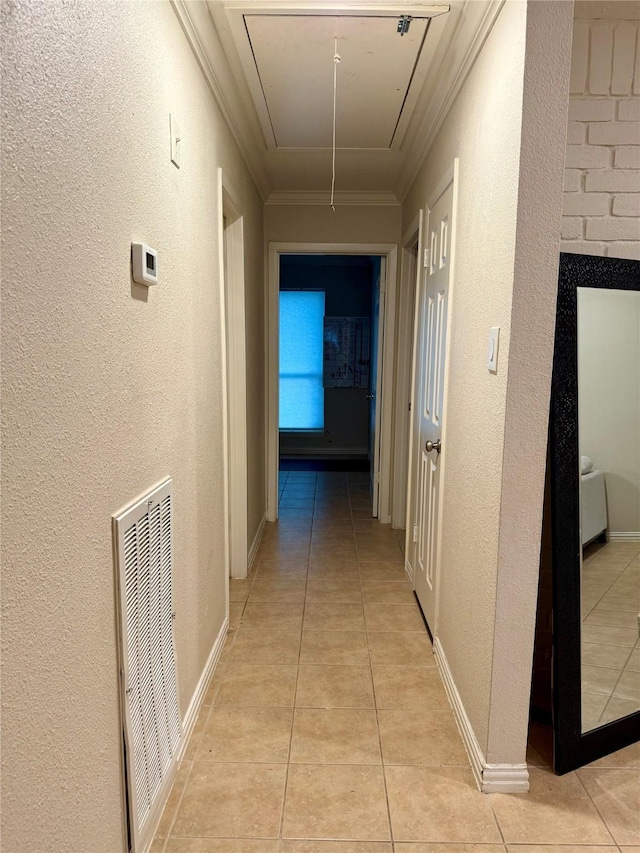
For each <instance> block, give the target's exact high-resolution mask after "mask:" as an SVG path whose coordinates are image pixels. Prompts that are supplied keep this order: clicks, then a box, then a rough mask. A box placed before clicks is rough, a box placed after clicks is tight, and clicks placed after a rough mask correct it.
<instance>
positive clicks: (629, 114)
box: [618, 56, 640, 121]
mask: <svg viewBox="0 0 640 853" xmlns="http://www.w3.org/2000/svg"><path fill="white" fill-rule="evenodd" d="M638 62H639V63H640V56H639V57H638ZM618 121H640V98H625V99H624V101H618Z"/></svg>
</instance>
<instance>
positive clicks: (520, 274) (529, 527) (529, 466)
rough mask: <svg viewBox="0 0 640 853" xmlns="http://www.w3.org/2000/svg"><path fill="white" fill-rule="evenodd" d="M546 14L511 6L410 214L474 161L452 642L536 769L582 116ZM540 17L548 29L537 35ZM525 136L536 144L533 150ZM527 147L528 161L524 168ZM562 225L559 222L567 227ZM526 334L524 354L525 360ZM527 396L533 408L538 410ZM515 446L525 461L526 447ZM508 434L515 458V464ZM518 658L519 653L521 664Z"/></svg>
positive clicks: (445, 594)
mask: <svg viewBox="0 0 640 853" xmlns="http://www.w3.org/2000/svg"><path fill="white" fill-rule="evenodd" d="M533 5H534V6H535V7H537V12H536V13H535V14H533V15H532V13H531V10H530V8H529V12H528V6H529V7H530V6H531V4H525V3H520V2H507V3H506V4H505V5H504V7H503V9H502V11H501V12H500V15H499V17H498V20H497V21H496V24H495V26H494V28H493V30H492V32H491V33H490V35H489V37H488V39H487V41H486V43H485V46H484V48H483V51H482V53H481V54H480V56H479V58H478V60H477V61H476V64H475V66H474V68H473V71H472V72H471V74H470V76H469V78H468V80H467V82H466V84H465V86H464V88H463V90H462V92H461V93H460V95H459V96H458V99H457V101H456V103H455V105H454V107H453V109H452V111H451V113H450V115H449V116H448V117H447V119H446V121H445V123H444V125H443V127H442V129H441V131H440V133H439V135H438V138H437V140H436V141H435V143H434V145H433V147H432V148H431V150H430V152H429V155H428V158H427V161H426V163H425V165H424V167H423V169H422V170H421V172H420V174H419V175H418V178H417V180H416V181H415V182H414V185H413V188H412V190H411V192H410V193H409V195H408V196H407V198H406V199H405V202H404V205H403V223H404V227H407V226H408V225H409V223H410V222H411V220H412V219H413V218H414V217H415V215H416V212H417V210H418V209H419V208H420V207H421V206H424V205H425V203H426V200H427V197H428V195H429V193H430V192H431V191H432V190H433V189H434V188H435V186H436V185H437V184H438V182H439V180H440V177H441V176H442V175H443V174H444V173H445V172H446V171H447V169H448V168H450V166H451V163H452V161H453V158H454V157H455V156H457V157H459V159H460V167H459V169H460V171H459V190H458V217H457V223H456V228H457V231H456V235H457V236H456V247H455V272H454V282H453V286H452V298H451V303H450V304H451V309H450V310H451V312H452V322H451V338H450V359H449V364H448V397H447V410H446V427H445V429H446V453H447V456H446V476H445V483H446V489H445V492H444V505H443V535H442V551H441V569H440V576H439V577H440V580H439V583H440V614H439V620H438V635H439V638H440V641H441V643H442V646H443V649H444V652H445V654H446V656H447V659H448V662H449V664H450V667H451V670H452V673H453V677H454V680H455V682H456V685H457V687H458V690H459V692H460V695H461V698H462V701H463V703H464V706H465V709H466V711H467V714H468V716H469V719H470V722H471V724H472V726H473V729H474V732H475V734H476V737H477V738H478V742H479V744H480V747H481V748H482V749H483V751H484V752H485V754H486V755H487V756H488V757H489V755H490V760H492V761H495V762H496V763H501V762H514V763H517V762H518V761H523V760H524V746H525V740H526V712H527V709H528V701H529V695H528V685H527V684H525V685H524V686H523V684H522V680H523V678H524V679H528V680H530V674H531V651H532V643H533V627H534V620H535V594H536V583H537V576H538V554H539V542H540V520H541V510H542V489H543V479H544V446H545V444H546V438H545V437H546V427H545V426H544V423H542V421H544V419H545V417H546V415H545V411H546V410H545V407H548V393H549V379H550V368H551V355H552V339H553V329H552V325H553V322H552V319H551V320H549V319H547V320H545V321H544V322H543V328H542V331H543V333H544V334H543V336H542V338H541V339H540V340H537V337H536V336H537V333H538V331H539V330H540V322H539V315H540V313H542V314H543V315H544V314H545V312H544V307H545V305H546V307H547V308H548V309H549V310H548V311H547V312H546V316H547V317H549V316H550V317H551V318H552V317H553V308H552V303H553V302H554V300H555V283H556V280H557V251H558V243H559V230H560V205H561V183H562V160H563V153H564V127H565V122H566V110H565V111H564V112H562V111H561V112H560V117H559V118H558V114H557V104H558V101H561V102H566V94H563V83H564V79H563V77H564V78H567V79H568V52H569V47H568V44H569V39H570V6H569V4H566V3H542V2H539V3H535V4H533ZM528 14H529V17H530V19H531V26H530V29H532V30H533V31H532V32H530V33H529V36H528V37H527V15H528ZM534 24H535V25H536V26H533V25H534ZM554 32H555V33H556V35H555V36H554V35H553V33H554ZM545 42H546V43H545ZM525 44H526V46H527V52H528V53H527V62H528V63H529V66H530V67H531V72H530V74H529V78H528V87H529V88H528V93H527V99H528V106H527V110H529V111H530V112H531V113H532V115H533V114H536V115H537V121H538V129H537V131H536V132H535V133H534V132H533V130H532V125H533V124H534V121H533V119H532V120H531V121H528V120H527V116H526V114H525V116H524V117H523V109H522V98H523V85H524V83H523V81H524V72H525ZM548 44H551V45H552V46H553V47H554V49H555V50H557V51H559V58H558V60H557V64H559V67H560V73H559V75H558V74H555V71H556V68H554V67H553V66H551V67H545V68H542V67H541V66H542V64H543V63H542V61H541V58H542V57H544V55H545V52H546V51H547V49H548ZM563 50H564V52H565V53H566V54H567V56H566V58H563V53H562V52H563ZM550 52H551V53H552V55H553V51H550ZM563 63H564V65H563ZM547 66H548V61H547ZM546 81H548V82H546ZM545 86H546V87H547V91H546V93H545V94H546V96H547V97H550V99H551V103H550V115H549V120H548V126H547V127H545V125H544V119H545V116H544V114H543V112H542V111H543V108H544V100H543V98H542V97H541V92H540V89H542V90H544V89H545ZM558 87H559V92H556V93H555V94H554V89H555V90H557V89H558ZM564 88H566V87H564ZM541 120H543V121H542V122H541ZM525 130H526V133H527V134H528V135H529V136H530V137H531V139H529V136H528V137H527V138H526V139H525V138H524V136H523V138H522V139H521V132H522V133H523V132H524V131H525ZM536 133H537V135H536ZM543 133H549V134H550V138H551V140H552V143H553V142H555V149H552V152H554V153H552V154H551V157H550V159H551V168H550V172H549V176H548V177H547V178H546V179H541V175H540V158H539V157H538V155H537V153H536V151H537V149H540V150H541V151H544V150H545V148H544V144H543V142H542V140H541V139H540V137H541V135H542V134H543ZM530 142H533V143H534V144H533V145H531V144H530ZM521 144H522V146H523V151H524V152H525V153H526V155H527V158H528V159H527V160H526V161H525V160H523V161H522V162H521V159H520V152H521ZM536 144H537V148H536ZM545 156H548V154H545ZM521 167H522V169H523V174H524V175H525V178H526V181H527V186H528V187H529V190H530V191H529V192H528V194H527V193H526V192H525V191H524V187H523V185H522V182H521V185H520V186H519V170H520V168H521ZM549 181H550V182H551V184H550V185H549ZM554 181H555V183H556V186H554V184H553V182H554ZM536 186H537V189H536ZM550 187H551V192H549V190H550ZM526 206H533V208H534V210H533V211H532V215H531V216H530V217H529V222H528V224H529V226H530V227H532V228H533V233H532V235H531V238H530V243H529V246H527V240H526V229H527V216H526V215H524V209H525V207H526ZM549 214H554V215H555V218H556V219H557V223H556V225H555V227H554V226H553V216H551V218H549ZM545 216H547V220H548V222H546V223H545V222H544V218H545ZM540 217H542V225H541V220H540ZM516 222H518V230H517V229H516ZM528 248H529V249H530V248H534V249H537V250H538V252H539V254H540V255H541V260H542V266H541V270H540V272H539V273H538V272H537V271H535V267H534V268H533V275H534V276H537V278H538V280H537V281H536V282H535V285H533V286H531V287H530V294H529V298H527V294H526V289H527V287H526V280H527V277H530V276H531V274H532V268H531V257H527V256H526V251H525V250H527V249H528ZM529 254H531V253H529ZM529 281H531V278H529ZM534 281H535V278H534ZM540 295H542V296H544V299H543V303H542V310H540V309H539V308H538V307H537V305H536V304H535V302H536V298H537V297H538V296H540ZM514 299H517V301H518V304H519V306H520V307H521V317H520V318H518V317H515V318H514V319H512V309H513V305H512V302H513V300H514ZM514 324H515V327H516V329H517V340H516V343H517V347H516V350H515V353H514V356H513V357H512V353H511V346H510V345H511V340H510V338H511V332H512V327H513V325H514ZM491 326H500V327H501V333H500V355H499V367H498V373H497V375H494V374H491V373H489V372H488V371H487V369H486V348H487V337H488V333H489V328H490V327H491ZM527 355H528V356H529V357H530V358H532V359H533V360H534V361H535V358H536V356H539V362H538V365H537V368H536V369H537V371H538V373H539V378H535V377H534V378H533V379H532V378H531V377H527V376H526V374H525V373H524V372H523V370H522V364H523V361H522V360H523V358H524V359H525V361H526V358H527ZM519 382H522V383H523V387H522V391H521V392H517V391H516V389H517V385H518V383H519ZM510 391H512V392H513V400H512V401H511V402H510V400H509V393H510ZM527 394H529V395H530V399H529V400H528V401H525V400H524V399H523V397H526V396H527ZM509 406H510V408H509ZM536 408H538V409H539V410H540V412H541V413H542V414H541V415H537V414H536V412H535V410H536ZM531 415H533V417H532V422H531V424H530V425H527V424H526V420H527V417H528V416H531ZM541 430H542V433H541ZM515 435H517V436H518V439H519V446H518V447H517V448H516V447H514V446H513V444H514V436H515ZM505 436H506V437H507V439H508V441H509V447H508V452H509V454H510V456H506V455H505V451H506V449H507V448H506V445H505ZM530 441H535V442H538V443H540V445H541V447H542V448H543V449H542V454H541V455H540V454H537V453H536V452H535V451H534V452H533V454H532V461H531V462H526V461H525V460H524V459H523V457H522V447H527V446H529V444H530ZM534 446H535V445H534ZM539 457H540V458H539ZM519 470H520V472H521V474H522V477H521V478H520V482H518V471H519ZM528 478H532V479H533V482H531V483H529V482H528ZM518 489H519V492H518ZM529 489H531V492H530V494H528V493H527V492H528V490H529ZM507 493H508V494H509V498H510V500H511V501H512V502H513V507H512V508H511V509H509V508H508V507H505V505H504V498H505V494H507ZM513 513H515V514H516V515H517V516H519V520H520V525H521V527H522V525H525V528H524V529H523V530H517V529H516V530H514V529H513V527H514V525H513V518H512V516H513ZM510 514H511V515H510ZM503 516H504V518H503ZM503 524H506V525H507V526H510V528H511V530H510V533H511V539H512V542H511V545H509V544H508V542H506V541H505V535H504V529H503V527H502V526H501V525H503ZM536 537H537V541H535V540H536ZM518 574H521V576H522V578H523V579H525V578H526V579H527V583H526V594H525V595H524V598H523V600H522V601H520V600H519V598H518V597H517V595H516V598H515V600H514V601H511V602H510V601H509V600H508V596H506V597H505V590H509V591H510V592H511V593H513V592H514V589H515V588H517V575H518ZM514 575H515V577H514ZM529 575H530V577H529ZM498 596H500V599H498ZM512 609H513V612H512ZM523 614H524V617H525V621H524V623H522V624H518V622H517V618H518V617H520V616H522V615H523ZM501 622H504V623H506V624H507V625H508V631H507V632H506V635H499V633H500V630H499V629H500V623H501ZM509 643H511V649H510V650H509V649H507V645H508V644H509ZM508 652H510V653H511V655H512V656H513V660H512V661H511V662H510V661H509V657H508V654H507V653H508ZM496 667H502V668H504V673H505V675H506V674H509V675H511V676H516V677H517V680H518V683H517V684H516V685H515V686H514V689H513V691H512V694H511V695H505V691H504V689H503V685H502V684H496V683H493V681H492V673H493V675H495V669H496ZM494 691H495V694H494ZM514 705H515V706H516V707H517V709H518V714H519V716H518V715H517V714H516V715H515V717H514V719H515V724H513V725H511V727H510V729H509V730H508V731H506V732H505V733H504V737H503V739H502V740H500V739H499V738H498V739H497V740H496V739H495V737H494V738H493V739H492V738H490V734H491V732H492V731H493V729H494V726H493V723H492V719H493V718H495V719H501V718H502V720H503V722H504V718H505V716H508V713H509V710H510V709H512V708H513V707H514Z"/></svg>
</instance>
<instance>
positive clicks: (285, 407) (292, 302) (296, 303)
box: [280, 290, 324, 430]
mask: <svg viewBox="0 0 640 853" xmlns="http://www.w3.org/2000/svg"><path fill="white" fill-rule="evenodd" d="M323 325H324V291H321V290H282V291H280V429H301V430H302V429H324V388H323V387H322V341H323Z"/></svg>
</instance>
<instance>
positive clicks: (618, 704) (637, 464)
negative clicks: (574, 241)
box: [549, 254, 640, 772]
mask: <svg viewBox="0 0 640 853" xmlns="http://www.w3.org/2000/svg"><path fill="white" fill-rule="evenodd" d="M549 458H550V466H551V471H550V473H551V495H552V498H551V499H552V513H553V521H552V529H553V578H554V580H553V583H554V608H553V609H554V613H553V634H554V636H553V659H554V669H553V677H554V690H553V693H554V741H555V750H554V752H555V756H554V764H555V768H556V771H557V772H566V771H567V770H570V769H573V768H574V767H578V766H580V765H582V764H584V763H586V762H588V761H591V760H593V759H595V758H597V757H599V756H601V755H605V754H607V753H609V752H612V751H614V750H616V749H619V748H621V747H622V746H625V745H626V744H628V743H631V742H633V741H634V740H637V739H638V737H639V736H640V642H639V626H640V262H638V261H632V260H622V259H618V258H597V257H591V256H585V255H572V254H563V255H561V260H560V276H559V283H558V313H557V325H556V341H555V353H554V371H553V386H552V401H551V422H550V447H549Z"/></svg>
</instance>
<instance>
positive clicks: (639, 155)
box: [614, 145, 640, 169]
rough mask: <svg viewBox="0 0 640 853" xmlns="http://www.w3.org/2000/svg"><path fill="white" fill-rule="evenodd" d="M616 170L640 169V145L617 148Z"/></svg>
mask: <svg viewBox="0 0 640 853" xmlns="http://www.w3.org/2000/svg"><path fill="white" fill-rule="evenodd" d="M614 163H615V167H616V169H640V145H629V146H628V147H626V148H616V156H615V160H614Z"/></svg>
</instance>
